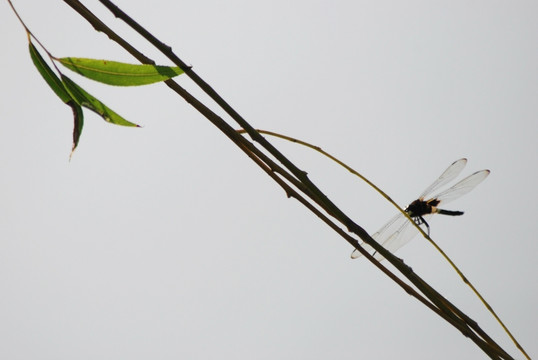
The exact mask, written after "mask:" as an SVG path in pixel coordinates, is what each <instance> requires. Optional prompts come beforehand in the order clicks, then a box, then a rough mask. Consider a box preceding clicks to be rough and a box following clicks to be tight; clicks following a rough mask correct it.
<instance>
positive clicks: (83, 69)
mask: <svg viewBox="0 0 538 360" xmlns="http://www.w3.org/2000/svg"><path fill="white" fill-rule="evenodd" d="M58 61H60V63H62V65H64V66H65V67H67V68H68V69H70V70H72V71H74V72H76V73H78V74H80V75H82V76H85V77H87V78H90V79H92V80H95V81H99V82H102V83H105V84H108V85H117V86H138V85H147V84H153V83H156V82H159V81H165V80H168V79H170V78H173V77H174V76H177V75H180V74H183V70H181V69H180V68H179V67H177V66H176V67H170V66H159V65H133V64H126V63H121V62H117V61H109V60H96V59H85V58H74V57H66V58H60V59H58Z"/></svg>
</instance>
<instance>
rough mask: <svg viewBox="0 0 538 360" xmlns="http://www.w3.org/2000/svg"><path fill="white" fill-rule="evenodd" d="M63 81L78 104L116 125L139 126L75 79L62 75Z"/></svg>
mask: <svg viewBox="0 0 538 360" xmlns="http://www.w3.org/2000/svg"><path fill="white" fill-rule="evenodd" d="M62 81H63V84H64V87H65V89H66V90H67V91H68V92H69V94H70V95H71V96H72V97H73V99H75V101H76V102H77V104H79V105H81V106H83V107H85V108H87V109H90V110H92V111H94V112H96V113H97V114H99V115H101V117H102V118H103V119H105V121H107V122H109V123H112V124H116V125H122V126H136V127H139V125H137V124H134V123H132V122H130V121H127V120H125V119H124V118H123V117H121V116H120V115H118V114H117V113H116V112H114V111H113V110H112V109H110V108H109V107H108V106H106V105H105V104H103V103H102V102H101V101H99V100H98V99H96V98H95V97H93V96H92V95H90V94H89V93H88V92H86V91H85V90H84V89H83V88H81V87H80V86H78V85H77V84H76V83H75V82H74V81H73V80H71V79H69V78H68V77H67V76H65V75H62Z"/></svg>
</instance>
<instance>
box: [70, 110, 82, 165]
mask: <svg viewBox="0 0 538 360" xmlns="http://www.w3.org/2000/svg"><path fill="white" fill-rule="evenodd" d="M67 105H69V106H71V109H73V119H74V122H75V125H74V126H73V147H72V149H71V155H73V151H75V149H76V148H77V145H78V141H79V139H80V134H82V127H83V126H84V113H83V112H82V108H81V107H80V105H79V104H77V103H76V102H75V101H74V100H71V101H69V102H68V103H67Z"/></svg>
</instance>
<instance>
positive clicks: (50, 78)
mask: <svg viewBox="0 0 538 360" xmlns="http://www.w3.org/2000/svg"><path fill="white" fill-rule="evenodd" d="M28 46H29V48H30V57H31V58H32V61H33V63H34V65H35V67H36V68H37V70H38V71H39V73H40V74H41V76H43V79H45V81H46V82H47V84H49V86H50V87H51V89H52V90H53V91H54V92H55V93H56V95H58V97H59V98H60V99H62V101H63V102H64V103H66V104H67V103H68V102H69V101H72V100H73V99H72V98H71V96H70V95H69V93H68V92H67V91H66V90H65V89H64V86H63V85H62V81H61V80H60V78H58V76H56V74H55V73H54V71H52V69H51V68H50V67H49V65H48V64H47V63H46V62H45V60H44V59H43V57H42V56H41V54H40V53H39V51H37V49H36V48H35V46H34V44H32V43H31V42H29V43H28Z"/></svg>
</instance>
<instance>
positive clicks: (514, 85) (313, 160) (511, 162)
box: [0, 0, 538, 359]
mask: <svg viewBox="0 0 538 360" xmlns="http://www.w3.org/2000/svg"><path fill="white" fill-rule="evenodd" d="M89 3H90V2H89ZM117 4H118V5H119V6H120V7H123V9H124V10H126V11H127V12H128V13H130V14H131V15H132V16H134V17H135V18H136V19H137V20H139V21H140V22H141V23H142V24H143V25H146V26H147V27H148V29H150V30H151V31H152V32H153V33H154V34H155V35H156V36H158V37H160V38H161V39H162V40H163V41H165V42H166V43H167V44H169V45H171V46H172V47H173V49H174V50H175V51H176V52H177V53H178V54H179V55H180V57H182V58H183V59H184V60H185V61H186V62H188V63H190V64H192V65H193V66H194V69H195V70H196V71H197V72H198V73H199V74H200V75H201V76H202V77H203V78H205V79H206V80H207V81H208V82H209V83H210V84H211V85H213V86H214V88H215V89H216V90H217V91H219V92H220V93H221V94H222V95H223V96H224V97H225V98H226V99H227V100H228V101H229V102H230V103H231V104H232V105H233V106H234V107H235V108H236V109H237V110H238V111H239V112H240V113H241V114H242V115H243V116H244V117H246V118H247V119H248V120H249V121H250V122H251V124H253V125H254V126H255V127H257V128H262V129H267V130H274V131H278V132H281V133H284V134H288V135H290V136H294V137H298V138H300V139H303V140H305V141H309V142H312V143H314V144H316V145H319V146H321V147H323V148H324V149H325V150H327V151H329V152H331V153H332V154H334V155H335V156H337V157H339V158H340V159H342V160H344V161H345V162H347V163H348V164H350V165H351V166H353V167H354V168H355V169H357V170H358V171H360V172H361V173H363V174H364V175H366V176H367V177H369V178H370V179H371V180H372V181H374V182H375V183H376V184H377V185H378V186H380V187H382V188H383V189H384V190H385V191H386V192H388V193H389V194H391V196H392V197H393V198H394V199H395V200H396V201H398V202H399V203H400V204H401V205H402V206H405V205H406V204H407V203H408V202H410V201H411V200H413V199H414V198H416V197H417V195H418V194H419V193H420V192H421V191H422V190H423V188H425V187H426V186H427V185H429V183H430V182H432V181H433V180H434V179H435V178H436V177H437V176H438V175H439V174H440V173H441V172H442V171H443V170H444V169H445V168H446V167H447V166H448V165H449V164H450V163H451V162H452V161H454V160H456V159H458V158H460V157H468V158H469V164H468V168H467V169H465V171H464V175H465V174H469V173H471V172H473V171H476V170H480V169H483V168H489V169H491V171H492V173H491V175H490V177H489V178H488V179H486V181H485V182H484V183H483V184H481V185H480V186H479V187H477V189H475V190H474V191H473V192H472V193H470V194H468V195H467V196H465V197H463V198H461V199H459V200H458V201H456V202H454V203H451V204H450V205H449V206H447V208H449V209H455V210H464V211H465V212H466V214H465V215H464V216H462V217H457V218H448V217H441V216H438V217H436V218H434V219H433V221H432V223H431V225H432V237H433V238H434V239H435V240H436V241H437V242H438V243H439V244H440V245H441V247H442V248H443V249H445V251H446V252H447V253H448V254H449V255H450V256H451V257H452V258H453V259H454V261H455V262H456V263H457V264H458V265H459V266H460V268H461V269H462V270H463V272H464V273H465V274H466V275H467V277H468V278H469V279H470V280H471V281H472V282H473V283H474V284H475V286H476V287H477V288H478V289H479V290H480V291H481V293H482V294H483V295H484V296H485V298H486V299H487V300H488V301H489V302H490V304H491V305H492V306H493V308H494V309H495V310H496V311H497V313H498V314H499V316H500V317H501V318H502V319H503V320H504V321H505V323H506V325H507V326H508V327H509V328H510V329H511V330H512V332H513V333H514V335H515V336H516V337H517V339H518V340H519V341H520V342H521V344H522V345H523V346H524V347H525V349H526V350H527V352H528V353H529V354H530V355H531V357H532V356H533V355H534V356H535V355H536V354H537V353H538V345H537V343H536V341H535V340H536V333H537V331H538V327H537V325H536V319H537V318H538V316H537V315H538V314H537V306H536V304H537V303H538V295H537V282H536V276H537V275H538V272H537V267H536V260H535V257H536V254H537V249H538V246H537V245H536V217H537V215H538V207H537V202H538V198H537V192H536V184H537V182H538V174H537V166H536V165H537V160H536V155H537V149H538V144H537V127H538V126H537V121H536V114H537V110H538V101H537V100H536V99H537V95H538V91H537V87H538V68H537V66H536V64H537V63H538V47H537V45H536V44H537V43H538V42H537V34H538V31H537V30H538V25H537V22H536V14H537V13H538V5H537V3H536V2H535V1H511V2H503V1H473V2H469V1H451V2H441V1H433V2H432V1H407V2H405V3H404V2H398V1H376V2H373V1H372V2H365V1H332V2H328V1H293V2H289V1H278V0H276V1H270V2H262V1H256V2H253V1H227V2H218V1H209V0H208V1H186V2H175V1H153V2H151V3H149V2H139V3H133V2H131V1H117ZM15 6H16V7H17V8H18V10H19V11H20V14H21V15H22V16H23V18H24V20H25V21H26V23H27V25H28V26H30V28H31V29H32V30H33V32H34V33H35V34H36V35H37V36H38V38H39V39H40V40H41V41H42V42H43V43H44V44H45V46H46V47H47V48H48V50H50V51H51V52H52V53H53V54H54V55H55V56H59V57H60V56H79V57H92V58H107V59H114V60H119V61H128V62H134V60H133V59H132V58H130V57H129V55H127V54H125V53H124V52H123V51H121V50H120V49H118V48H117V47H116V46H115V45H114V44H112V43H111V42H110V41H109V40H107V39H106V37H105V36H103V35H102V34H96V33H95V32H93V30H92V28H91V27H90V26H89V25H87V24H86V23H85V22H84V21H83V20H82V19H81V18H80V17H79V16H78V15H77V14H76V13H74V12H73V11H72V10H71V9H70V8H68V7H67V5H65V4H64V3H63V2H22V1H16V2H15ZM88 6H90V8H91V9H93V10H94V11H95V12H96V14H99V15H102V16H103V18H104V19H106V20H108V21H110V24H111V25H112V26H113V27H114V28H115V29H116V30H118V31H119V32H120V33H122V34H124V35H125V36H126V38H128V39H130V40H132V41H134V42H135V44H137V45H138V46H140V48H141V49H143V51H144V52H145V53H146V54H147V55H149V56H150V57H153V58H155V59H156V60H158V62H159V63H161V64H169V62H168V61H166V60H165V59H163V58H162V57H160V56H159V55H156V53H155V52H153V50H151V48H150V47H149V46H147V45H146V44H145V43H143V42H142V41H139V40H137V38H136V37H135V36H134V35H132V34H131V33H129V32H128V31H127V30H126V27H125V26H124V25H123V24H122V23H120V22H119V21H115V20H114V19H113V17H112V16H111V15H110V14H109V13H107V12H106V11H104V10H103V9H102V8H101V7H100V6H98V4H97V2H91V3H90V4H88ZM0 31H1V34H2V36H0V41H1V48H2V49H3V50H2V56H1V57H0V67H1V68H2V70H3V71H2V74H3V75H2V83H1V85H0V92H1V93H0V117H1V124H2V126H1V130H0V171H1V172H0V174H1V176H0V289H1V296H0V339H2V340H1V341H0V343H1V346H0V358H2V359H74V358H76V359H96V358H99V359H120V358H122V359H126V358H130V359H148V358H155V359H172V358H173V359H178V358H182V359H211V358H213V359H215V358H224V359H237V358H241V359H246V358H256V359H275V358H276V359H298V358H299V359H306V358H308V359H327V358H332V359H357V358H365V359H394V358H415V359H431V358H436V359H455V358H460V359H461V358H465V359H470V358H485V355H484V354H483V353H482V352H481V351H480V350H479V349H478V348H477V347H476V346H474V344H473V343H471V342H470V341H469V340H467V339H466V338H464V337H463V336H462V335H460V334H459V333H458V332H457V331H456V330H454V329H453V328H452V327H450V326H448V325H447V324H445V323H444V322H443V321H442V320H441V319H440V318H438V317H437V316H435V315H434V314H433V313H432V312H430V311H428V310H426V309H425V308H424V307H423V306H421V305H420V304H419V303H418V302H417V301H416V300H414V299H412V298H410V297H409V296H408V295H406V294H405V293H404V292H403V291H402V290H400V288H398V287H396V286H395V285H394V284H393V283H392V282H391V281H389V280H388V279H387V278H386V277H385V276H383V275H382V274H381V273H380V272H379V271H377V270H376V269H375V268H374V267H373V266H371V264H369V263H368V262H367V261H365V260H364V259H360V260H356V261H352V260H350V259H349V254H350V253H351V250H352V249H351V248H350V246H349V245H348V244H347V243H345V242H344V241H343V240H342V239H340V238H339V237H338V236H336V235H335V234H334V233H333V232H332V231H330V230H329V229H328V228H327V227H326V226H325V225H323V224H322V223H321V222H320V221H318V219H317V218H315V217H314V216H313V215H312V214H310V213H309V212H307V211H306V210H305V209H304V208H303V207H301V206H299V204H298V203H297V202H296V201H294V200H289V199H287V198H286V197H285V194H284V193H283V191H282V190H281V189H280V188H278V187H277V186H275V184H274V183H273V182H272V181H271V180H270V179H269V178H268V177H267V176H265V175H264V174H263V173H262V172H261V171H260V170H259V169H258V168H257V167H256V166H254V165H253V164H252V163H251V162H250V161H249V160H248V159H247V158H246V157H245V156H244V155H243V154H242V153H241V152H240V151H238V149H237V148H235V147H234V145H233V144H232V143H231V142H229V141H228V140H227V139H226V138H225V137H224V136H222V134H221V133H220V132H219V131H217V130H216V129H215V128H214V127H213V126H211V124H209V122H208V121H206V120H205V119H204V118H202V117H201V115H199V114H197V113H196V112H195V111H193V109H191V108H190V106H189V105H188V104H186V103H184V102H183V101H182V100H180V99H179V98H177V97H176V96H174V95H173V94H172V93H171V92H170V91H168V89H167V88H166V87H165V86H164V85H161V84H157V85H152V86H149V87H143V88H128V89H123V88H122V89H120V88H113V87H107V86H104V85H101V84H97V83H94V82H91V81H89V80H83V79H80V78H78V77H77V76H76V75H74V74H68V75H69V76H71V77H72V78H73V79H75V80H76V81H78V82H79V83H81V84H82V85H83V86H84V87H85V88H86V89H87V90H89V91H90V92H91V93H93V94H94V95H96V96H97V97H98V98H100V99H101V100H103V101H104V102H105V103H107V104H108V105H109V106H110V107H112V108H113V109H114V110H116V111H117V112H119V113H120V114H122V115H123V116H125V117H126V118H127V119H129V120H131V121H134V122H137V123H139V124H141V125H143V126H144V127H143V128H142V129H129V128H121V127H117V126H114V125H109V124H106V123H105V122H104V121H102V120H101V119H100V118H98V117H97V116H96V115H93V114H90V113H89V112H86V124H85V128H84V132H83V134H82V140H81V142H80V145H79V148H78V149H77V150H76V152H75V153H74V155H73V158H72V160H71V161H69V151H70V147H71V132H72V115H71V110H70V109H69V108H67V107H66V106H65V105H63V104H62V103H61V102H60V101H59V100H58V99H57V98H56V96H55V95H54V94H53V93H52V92H51V91H50V89H48V87H47V85H46V83H45V82H44V81H43V80H42V79H41V77H40V75H39V74H38V73H37V71H36V70H35V68H34V67H33V65H32V63H31V60H30V57H29V55H28V50H27V43H26V37H25V34H24V31H23V29H22V27H21V26H20V25H19V23H18V22H17V20H16V18H15V16H14V15H13V13H12V12H11V10H10V8H9V7H8V5H7V3H6V2H1V3H0ZM65 72H66V73H68V70H65ZM178 81H179V82H180V83H181V84H183V85H184V86H186V87H187V88H189V89H192V91H193V93H194V94H199V91H197V90H196V89H195V88H194V87H193V86H192V85H191V84H190V82H189V81H188V79H187V78H181V77H180V78H178ZM201 98H202V99H205V98H204V97H201ZM219 113H221V112H219ZM270 140H271V141H273V142H274V144H275V145H277V146H278V147H279V148H281V149H282V151H283V152H284V153H285V154H286V155H288V156H289V157H290V158H291V159H292V160H293V161H295V162H296V163H297V164H298V165H299V166H300V167H301V168H303V169H305V170H306V171H308V173H309V174H310V176H311V178H312V179H313V180H314V181H315V182H316V183H317V184H318V185H319V186H320V187H321V188H322V189H323V190H324V191H325V192H326V194H327V195H329V196H330V197H331V198H332V199H333V200H334V201H335V202H336V203H337V204H338V205H339V206H340V207H341V208H342V209H343V210H345V211H346V212H347V213H348V214H351V215H352V216H353V217H354V219H355V220H356V221H357V222H358V223H359V224H361V225H362V226H364V227H365V228H366V229H367V230H368V231H370V232H375V231H376V230H377V229H378V228H379V227H380V226H381V225H383V223H384V222H385V221H387V220H388V219H389V218H390V217H391V216H392V215H393V214H394V213H395V210H394V209H392V208H391V207H390V205H388V204H387V203H386V202H385V201H384V200H383V199H381V198H380V197H379V196H378V195H377V194H376V193H374V192H373V190H371V189H370V188H369V187H368V186H366V185H365V184H364V183H362V182H361V181H359V180H358V179H357V178H354V177H353V176H351V175H350V174H349V173H348V172H347V171H345V170H343V169H342V168H340V167H339V166H337V165H335V164H334V163H331V162H330V161H329V160H327V159H326V158H323V157H321V156H320V155H319V154H317V153H315V152H313V151H311V150H309V149H306V148H302V147H299V146H297V145H294V144H290V143H286V142H283V141H281V140H276V139H270ZM398 255H399V256H402V257H404V258H405V260H406V262H407V263H409V264H411V266H412V267H413V269H414V270H415V271H417V272H418V273H419V274H420V275H421V276H423V277H424V278H425V279H426V280H428V281H430V282H431V283H432V284H433V285H434V286H435V287H436V288H437V289H438V290H439V291H441V292H442V293H444V294H445V295H446V296H448V297H449V299H450V300H452V301H453V302H454V303H455V304H456V305H458V306H460V307H461V309H463V310H464V311H465V312H466V313H467V314H469V315H471V316H472V317H473V318H474V319H475V320H477V321H478V322H479V324H480V325H481V326H482V327H483V328H484V329H485V330H486V331H487V332H488V333H489V334H490V335H492V336H493V337H494V338H495V339H496V340H497V341H498V342H499V343H500V344H501V345H503V346H505V348H506V349H507V350H508V351H509V352H511V354H513V355H514V356H516V358H522V356H521V355H520V354H519V353H518V352H517V350H515V349H514V347H513V345H512V343H511V342H510V340H509V339H507V337H506V335H505V334H504V333H503V331H502V329H500V326H499V325H498V324H497V323H496V322H495V321H494V320H493V319H492V317H491V316H490V315H489V313H488V312H487V311H486V310H485V309H484V308H483V306H482V305H481V304H480V302H479V301H478V300H477V299H476V298H475V297H474V295H473V294H472V293H471V291H470V290H469V289H468V288H467V287H466V286H465V285H463V284H462V282H461V281H460V279H459V278H458V277H457V276H456V275H455V274H454V273H453V271H452V270H451V269H450V268H449V267H448V265H446V263H445V262H444V261H443V260H442V259H441V257H440V256H439V255H437V254H436V252H435V251H434V250H433V248H432V247H431V246H430V245H428V244H427V243H426V242H425V241H423V240H422V239H419V238H416V239H415V240H414V241H413V242H411V243H410V244H409V245H407V246H406V247H404V248H402V249H401V250H400V251H399V252H398Z"/></svg>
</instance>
